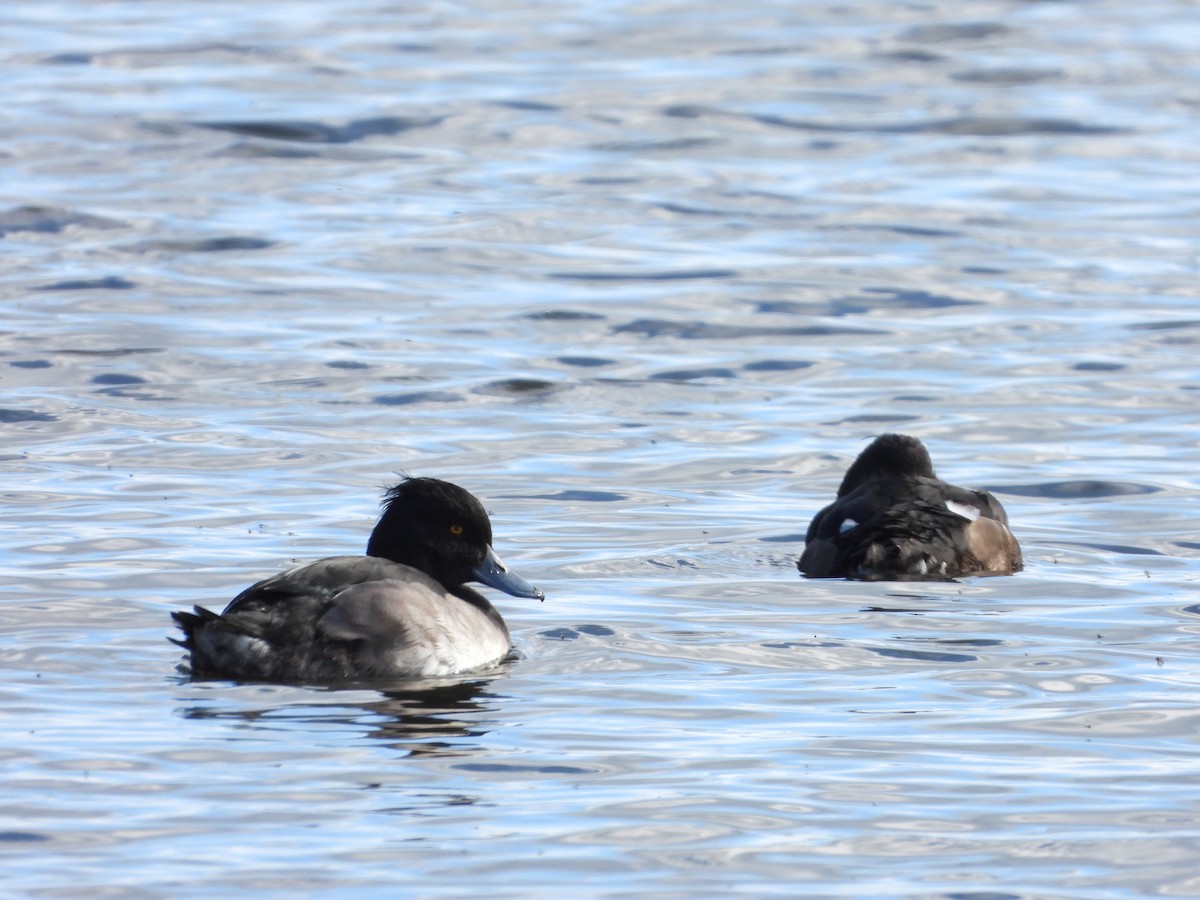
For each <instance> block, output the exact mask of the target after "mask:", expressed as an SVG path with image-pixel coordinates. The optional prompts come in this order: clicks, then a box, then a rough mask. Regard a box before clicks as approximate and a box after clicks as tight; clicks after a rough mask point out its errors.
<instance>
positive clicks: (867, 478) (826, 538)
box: [799, 434, 1021, 581]
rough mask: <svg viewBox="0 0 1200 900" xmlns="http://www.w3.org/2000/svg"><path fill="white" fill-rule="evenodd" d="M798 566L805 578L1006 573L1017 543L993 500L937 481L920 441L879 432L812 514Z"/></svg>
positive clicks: (1017, 563) (1015, 565) (1015, 563)
mask: <svg viewBox="0 0 1200 900" xmlns="http://www.w3.org/2000/svg"><path fill="white" fill-rule="evenodd" d="M799 567H800V571H801V572H803V573H804V574H805V575H807V576H809V577H810V578H862V579H869V580H883V581H887V580H909V579H922V578H926V579H949V578H959V577H961V576H964V575H1011V574H1012V573H1013V572H1017V571H1019V570H1020V569H1021V548H1020V547H1019V546H1018V544H1017V539H1016V538H1015V537H1013V533H1012V531H1011V530H1009V527H1008V516H1007V514H1006V513H1005V512H1004V507H1002V506H1001V505H1000V501H999V500H997V499H996V498H995V497H993V496H992V495H991V494H990V493H988V492H987V491H976V490H971V489H969V488H962V487H957V486H956V485H953V484H948V483H947V482H945V481H942V480H941V479H940V478H938V477H937V475H936V474H934V471H933V462H932V460H931V459H930V458H929V451H928V450H926V449H925V445H924V444H922V443H921V442H920V441H919V440H917V439H916V438H914V437H909V436H908V435H905V434H885V435H882V436H880V437H878V438H876V439H875V440H874V441H873V442H872V443H871V444H870V446H868V447H867V448H866V449H865V450H863V452H862V453H861V454H859V457H858V459H856V460H855V461H854V463H853V464H852V465H851V466H850V468H849V469H848V470H847V471H846V475H845V477H844V478H843V479H842V484H841V487H839V488H838V492H837V499H836V500H834V501H833V503H831V504H829V505H828V506H826V507H825V508H824V509H822V510H821V511H820V512H819V513H817V515H816V516H815V517H814V518H813V520H812V523H811V524H810V525H809V526H808V533H807V535H806V537H805V546H804V553H803V555H802V556H801V557H800V562H799Z"/></svg>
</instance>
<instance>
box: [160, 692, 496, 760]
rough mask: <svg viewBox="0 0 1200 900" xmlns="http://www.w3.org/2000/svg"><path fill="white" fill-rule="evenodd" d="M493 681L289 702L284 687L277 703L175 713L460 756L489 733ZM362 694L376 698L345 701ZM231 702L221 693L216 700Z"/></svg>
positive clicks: (320, 696)
mask: <svg viewBox="0 0 1200 900" xmlns="http://www.w3.org/2000/svg"><path fill="white" fill-rule="evenodd" d="M498 677H499V676H490V677H487V678H479V677H474V678H470V679H463V680H458V679H427V680H421V681H412V682H400V683H397V684H396V686H395V687H390V688H386V689H375V688H366V689H365V690H364V687H363V686H362V685H348V686H344V687H339V688H329V689H322V690H320V691H317V692H315V693H313V692H310V691H305V693H306V695H307V696H306V697H305V699H304V700H302V701H299V702H296V701H293V700H292V699H291V698H292V696H293V694H292V693H291V690H290V689H287V688H281V689H280V690H281V691H282V692H283V694H284V696H283V698H281V701H282V702H279V703H275V704H271V705H267V706H255V707H243V708H238V709H230V708H217V709H214V708H213V707H211V706H199V705H191V706H186V707H184V708H183V709H182V710H181V713H182V715H183V717H184V718H185V719H225V720H238V721H241V722H244V723H247V724H253V725H255V726H256V727H260V728H268V729H270V728H282V727H287V728H289V729H290V728H291V727H293V726H296V725H299V726H300V727H302V728H303V729H304V730H305V731H308V730H309V729H310V728H311V727H312V726H321V725H326V726H328V725H346V726H350V727H351V728H354V729H361V730H362V731H363V734H364V735H365V736H366V737H370V738H374V739H376V740H379V741H382V742H383V743H384V744H386V745H387V746H389V747H392V748H393V749H396V750H400V751H402V752H403V753H404V754H405V755H408V756H422V757H436V756H465V755H470V754H472V753H476V752H478V751H479V750H480V746H479V745H478V744H477V743H475V740H474V739H477V738H480V737H482V736H483V735H485V734H487V733H488V731H489V730H490V729H489V728H488V727H486V725H485V716H486V714H488V713H491V712H494V711H495V710H496V709H497V708H498V703H497V701H498V700H500V699H501V698H500V695H498V694H495V693H492V692H491V691H490V690H489V688H490V687H491V685H492V683H493V682H495V681H496V680H498ZM272 693H274V691H272ZM364 693H365V694H366V695H367V696H368V697H369V696H371V695H374V697H375V698H376V699H362V700H356V701H354V702H351V701H349V700H348V699H345V698H349V697H351V696H354V697H358V696H362V695H363V694H364ZM285 698H286V699H285ZM327 698H328V699H327ZM189 699H192V700H194V699H195V698H189ZM231 699H233V697H232V695H230V696H226V695H225V694H224V692H222V695H221V696H220V698H219V700H220V702H227V701H229V700H231Z"/></svg>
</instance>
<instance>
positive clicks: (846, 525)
mask: <svg viewBox="0 0 1200 900" xmlns="http://www.w3.org/2000/svg"><path fill="white" fill-rule="evenodd" d="M857 527H858V523H857V522H855V521H854V520H853V519H842V524H841V525H839V526H838V534H845V533H846V532H847V531H850V530H851V529H854V528H857Z"/></svg>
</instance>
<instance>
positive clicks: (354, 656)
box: [171, 478, 544, 682]
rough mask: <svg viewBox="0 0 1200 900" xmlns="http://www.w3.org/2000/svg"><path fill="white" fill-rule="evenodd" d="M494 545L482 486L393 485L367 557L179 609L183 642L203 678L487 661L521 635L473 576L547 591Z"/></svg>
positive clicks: (392, 670) (376, 671) (402, 669)
mask: <svg viewBox="0 0 1200 900" xmlns="http://www.w3.org/2000/svg"><path fill="white" fill-rule="evenodd" d="M491 545H492V523H491V521H490V520H489V519H488V516H487V512H486V511H485V510H484V508H483V505H482V504H481V503H480V502H479V500H477V499H476V498H475V497H474V496H473V495H472V494H470V493H469V492H468V491H465V490H463V489H462V488H461V487H459V486H458V485H455V484H451V483H449V482H447V481H439V480H438V479H436V478H406V479H405V480H404V481H402V482H401V483H400V484H398V485H396V486H395V487H393V488H391V489H390V490H389V491H387V493H386V495H385V497H384V502H383V514H382V515H381V516H380V518H379V522H378V524H376V526H375V530H374V531H373V532H372V533H371V539H370V541H369V542H368V543H367V555H366V556H334V557H330V558H329V559H322V560H319V561H318V562H314V563H309V564H308V565H303V566H299V567H297V568H294V569H290V570H288V571H286V572H282V573H280V574H278V575H273V576H271V577H270V578H267V579H265V580H263V581H260V582H258V583H257V584H254V585H251V586H250V587H248V588H246V590H244V591H242V592H241V593H240V594H238V595H237V596H236V597H234V598H233V600H232V601H231V602H230V604H229V605H228V606H227V607H225V611H224V612H222V613H221V614H220V615H217V614H216V613H214V612H212V611H210V610H207V609H203V608H201V607H198V606H197V607H195V608H194V611H193V612H175V613H172V614H171V615H172V618H174V619H175V621H176V622H177V623H178V624H179V627H180V628H182V629H183V633H184V638H183V640H176V641H175V643H177V644H179V645H180V646H181V647H183V648H184V649H186V650H187V651H188V652H189V653H190V655H191V660H190V663H191V665H190V673H191V675H192V676H193V677H195V678H231V679H238V680H248V681H299V682H330V681H344V680H359V679H369V678H410V677H411V678H416V677H426V676H438V675H454V674H458V673H462V672H469V671H474V670H477V669H482V668H485V667H488V666H491V665H493V664H495V663H497V662H499V661H500V660H501V659H503V658H504V657H505V656H506V655H507V654H508V653H509V651H510V650H511V649H512V642H511V640H510V638H509V635H508V628H507V627H506V626H505V624H504V620H503V619H502V618H501V617H500V613H498V612H497V611H496V609H495V607H493V606H492V604H491V603H489V602H488V601H487V600H486V599H485V598H484V597H483V595H482V594H479V593H478V592H476V591H474V590H472V589H471V588H469V587H466V586H465V582H468V581H478V582H482V583H483V584H486V585H489V586H490V587H494V588H496V589H497V590H501V591H504V592H505V593H507V594H511V595H513V596H514V597H529V598H532V599H536V600H542V599H544V595H543V594H542V592H541V591H540V590H538V589H537V588H535V587H534V586H533V585H531V584H529V582H527V581H525V579H523V578H521V577H519V576H518V575H516V574H514V573H512V572H510V571H508V569H507V568H506V567H505V566H504V563H502V562H501V561H500V559H499V558H498V557H497V556H496V554H495V552H493V550H492V546H491ZM172 640H174V639H173V638H172Z"/></svg>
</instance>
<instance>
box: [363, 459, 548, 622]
mask: <svg viewBox="0 0 1200 900" xmlns="http://www.w3.org/2000/svg"><path fill="white" fill-rule="evenodd" d="M367 555H368V556H378V557H382V558H384V559H390V560H392V561H393V562H398V563H402V564H404V565H406V566H412V567H413V568H414V569H420V570H421V571H422V572H424V573H425V574H426V575H431V576H432V577H433V578H435V579H437V580H438V581H439V582H441V583H442V584H444V585H446V586H447V587H451V588H453V587H457V586H458V585H461V584H465V583H466V582H468V581H481V582H483V583H484V584H487V585H490V586H491V587H494V588H497V589H498V590H502V591H505V592H506V593H509V594H512V595H514V596H517V597H535V598H537V599H541V598H542V592H541V591H539V590H538V589H537V588H535V587H534V586H533V585H531V584H529V583H528V582H527V581H525V580H524V579H523V578H520V577H519V576H517V575H515V574H513V573H511V572H509V571H508V570H507V569H506V568H505V566H504V564H503V563H501V562H500V560H499V559H498V558H497V557H496V555H495V553H494V552H493V551H492V523H491V520H489V519H488V514H487V511H486V510H485V509H484V508H483V504H482V503H480V502H479V501H478V500H477V499H476V498H475V496H474V495H473V494H471V493H470V492H469V491H466V490H464V489H463V488H460V487H459V486H458V485H456V484H451V483H450V482H448V481H440V480H439V479H437V478H406V479H405V480H404V481H402V482H400V483H399V484H398V485H396V486H395V487H393V488H391V489H389V490H388V491H387V493H386V494H385V495H384V499H383V515H381V516H380V517H379V522H378V523H377V524H376V525H375V530H374V531H372V532H371V539H370V541H369V542H368V543H367Z"/></svg>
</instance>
